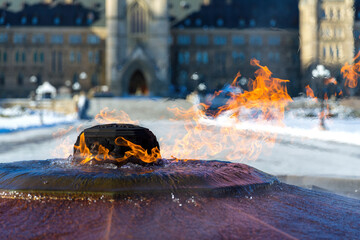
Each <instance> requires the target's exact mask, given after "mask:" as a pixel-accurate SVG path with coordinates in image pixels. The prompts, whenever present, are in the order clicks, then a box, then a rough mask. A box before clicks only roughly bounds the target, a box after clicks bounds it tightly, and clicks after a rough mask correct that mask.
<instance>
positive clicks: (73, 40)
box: [69, 35, 81, 44]
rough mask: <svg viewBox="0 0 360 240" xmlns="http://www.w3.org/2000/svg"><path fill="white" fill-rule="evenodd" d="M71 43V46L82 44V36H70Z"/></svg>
mask: <svg viewBox="0 0 360 240" xmlns="http://www.w3.org/2000/svg"><path fill="white" fill-rule="evenodd" d="M69 43H70V44H80V43H81V35H70V36H69Z"/></svg>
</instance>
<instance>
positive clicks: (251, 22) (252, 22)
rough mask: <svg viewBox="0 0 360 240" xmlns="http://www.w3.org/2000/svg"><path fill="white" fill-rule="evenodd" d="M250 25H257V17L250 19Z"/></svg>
mask: <svg viewBox="0 0 360 240" xmlns="http://www.w3.org/2000/svg"><path fill="white" fill-rule="evenodd" d="M249 26H250V27H255V26H256V21H255V19H251V20H250V22H249Z"/></svg>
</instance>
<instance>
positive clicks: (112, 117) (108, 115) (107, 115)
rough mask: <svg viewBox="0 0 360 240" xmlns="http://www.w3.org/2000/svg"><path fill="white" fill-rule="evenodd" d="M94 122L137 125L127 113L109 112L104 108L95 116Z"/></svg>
mask: <svg viewBox="0 0 360 240" xmlns="http://www.w3.org/2000/svg"><path fill="white" fill-rule="evenodd" d="M95 120H96V121H97V122H98V123H100V124H106V123H129V124H139V122H138V121H133V120H131V118H130V117H129V115H128V114H127V113H125V112H124V111H116V110H112V111H109V109H108V108H104V109H103V110H101V111H100V113H99V114H97V115H96V116H95Z"/></svg>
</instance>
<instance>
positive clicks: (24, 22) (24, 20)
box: [20, 16, 27, 25]
mask: <svg viewBox="0 0 360 240" xmlns="http://www.w3.org/2000/svg"><path fill="white" fill-rule="evenodd" d="M20 22H21V25H25V24H26V22H27V18H26V16H22V17H21V20H20Z"/></svg>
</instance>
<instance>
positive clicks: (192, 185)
mask: <svg viewBox="0 0 360 240" xmlns="http://www.w3.org/2000/svg"><path fill="white" fill-rule="evenodd" d="M277 182H278V180H277V179H276V177H274V176H271V175H269V174H266V173H264V172H261V171H259V170H257V169H255V168H252V167H250V166H247V165H244V164H236V163H229V162H221V161H200V160H188V161H183V160H166V159H161V160H159V161H158V163H157V164H153V165H149V166H139V165H136V164H131V163H128V164H126V165H123V166H121V167H119V166H115V165H112V164H102V165H94V166H91V165H74V164H73V162H71V161H69V160H67V159H55V160H46V161H25V162H15V163H6V164H0V191H3V195H4V193H6V194H7V195H9V194H10V193H16V194H17V195H19V194H21V193H25V194H29V193H30V194H35V195H39V194H42V195H44V194H47V195H54V196H55V195H56V196H61V195H73V196H74V197H76V196H83V195H88V196H89V195H91V196H92V197H96V196H104V197H106V198H116V197H118V196H129V195H132V194H144V193H151V194H159V193H178V192H187V193H204V194H205V193H208V194H219V193H222V192H240V191H252V190H254V189H255V188H260V187H266V186H269V185H272V184H274V183H277Z"/></svg>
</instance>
